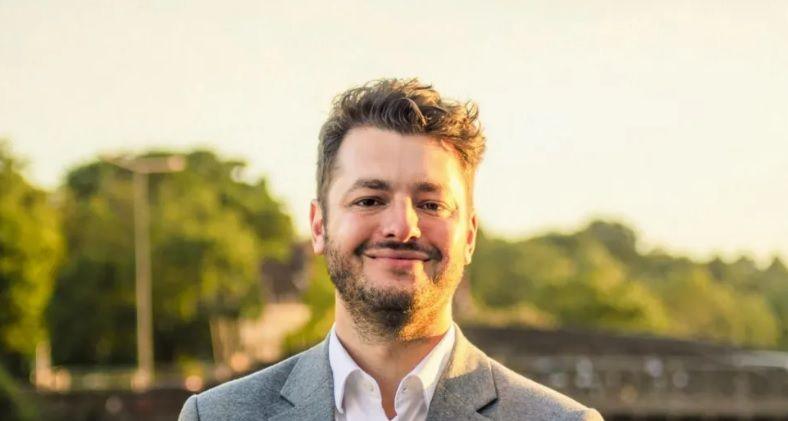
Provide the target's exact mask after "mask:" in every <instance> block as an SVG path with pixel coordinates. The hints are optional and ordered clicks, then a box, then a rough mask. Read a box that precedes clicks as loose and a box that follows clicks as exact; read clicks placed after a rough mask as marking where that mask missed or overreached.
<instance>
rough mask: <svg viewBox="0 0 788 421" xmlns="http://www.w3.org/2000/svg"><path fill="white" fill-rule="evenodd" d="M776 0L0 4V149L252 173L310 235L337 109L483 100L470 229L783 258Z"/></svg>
mask: <svg viewBox="0 0 788 421" xmlns="http://www.w3.org/2000/svg"><path fill="white" fill-rule="evenodd" d="M786 40H788V2H784V1H749V0H741V1H659V2H653V1H624V0H621V1H586V0H577V1H568V0H559V1H540V2H536V1H503V0H501V1H458V0H453V1H443V0H439V1H432V2H417V1H398V2H382V1H366V2H362V1H346V0H339V1H331V2H325V1H224V2H215V1H196V0H192V1H175V0H173V1H122V2H107V1H71V2H62V1H46V0H41V1H35V2H27V1H11V0H0V138H6V139H8V140H10V145H11V149H12V151H13V152H14V154H16V155H18V156H21V157H23V158H24V159H25V160H27V162H28V166H27V168H26V172H25V175H26V176H27V177H28V179H29V180H30V181H31V182H33V183H35V184H36V185H38V186H40V187H42V188H46V189H55V188H57V186H59V185H60V184H61V183H62V181H63V178H64V176H65V174H66V173H67V171H68V170H69V169H71V168H74V167H75V166H78V165H81V164H84V163H87V162H90V161H91V160H94V159H96V157H97V156H98V155H99V154H102V153H109V154H115V153H121V152H124V153H136V152H141V151H145V150H147V149H149V148H159V149H161V148H165V149H171V150H175V151H178V150H181V151H185V150H191V149H193V148H195V147H207V148H211V149H213V150H215V151H217V152H218V153H220V154H221V155H222V156H224V157H227V158H240V159H244V160H246V161H247V162H248V164H249V165H248V168H247V170H246V177H248V178H249V179H255V178H257V177H261V176H264V177H266V178H267V179H268V180H269V183H270V184H269V185H270V186H271V189H272V191H273V193H274V195H275V196H276V197H278V198H279V199H280V200H281V201H282V202H283V203H284V204H285V206H286V209H287V210H288V211H289V212H290V213H291V214H292V215H293V219H294V221H295V223H296V227H297V229H298V232H299V233H301V234H302V235H304V236H305V235H306V233H307V232H308V225H307V211H308V204H309V201H310V199H311V198H312V197H313V196H314V189H315V187H314V165H315V162H316V142H317V133H318V130H319V128H320V125H321V124H322V122H323V121H324V119H325V117H326V114H327V111H328V109H329V105H330V101H331V99H332V98H333V96H334V95H336V94H338V93H339V92H341V91H343V90H345V89H347V88H349V87H351V86H355V85H359V84H361V83H364V82H366V81H368V80H371V79H377V78H381V77H419V78H420V79H421V80H422V81H425V82H429V83H432V84H433V85H434V86H435V87H436V88H437V89H438V90H439V91H441V92H442V93H443V94H444V95H445V96H448V97H451V98H456V99H459V100H467V99H472V100H474V101H476V102H477V103H478V104H479V107H480V111H481V121H482V124H483V125H484V127H485V131H486V135H487V139H488V144H487V153H486V156H485V159H484V162H483V163H482V165H481V167H480V169H479V174H478V177H477V186H476V203H477V210H478V214H479V218H480V221H481V224H482V226H483V227H484V228H485V229H486V230H487V231H489V232H491V233H493V234H495V235H501V236H505V237H508V238H520V237H524V236H530V235H535V234H540V233H544V232H547V231H553V230H558V231H566V232H570V231H572V230H575V229H578V228H580V227H582V226H583V225H584V224H586V223H587V222H588V221H589V220H591V218H597V217H602V218H606V219H610V220H617V221H621V222H624V223H626V224H628V225H630V226H632V227H633V228H635V229H636V230H637V232H638V233H639V235H640V237H641V239H642V243H641V246H642V247H643V248H644V250H648V249H651V248H655V247H659V248H662V249H665V250H668V251H670V252H673V253H677V254H679V253H680V254H689V255H690V256H692V257H695V258H708V257H710V256H712V255H716V254H719V255H722V256H723V257H725V258H727V259H733V258H735V257H736V256H738V255H739V254H741V253H746V254H749V255H752V256H754V257H755V258H756V259H758V260H759V261H761V262H768V261H769V259H770V258H771V257H772V256H774V255H776V254H780V255H782V256H784V257H788V77H786V75H788V42H786Z"/></svg>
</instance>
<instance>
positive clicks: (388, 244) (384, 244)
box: [353, 241, 443, 261]
mask: <svg viewBox="0 0 788 421" xmlns="http://www.w3.org/2000/svg"><path fill="white" fill-rule="evenodd" d="M382 249H390V250H396V251H402V250H406V251H416V252H421V253H424V254H426V255H427V256H429V258H430V260H435V261H438V260H441V259H443V254H442V253H441V252H440V250H438V249H437V248H435V247H427V246H422V245H420V244H418V243H413V242H409V243H401V242H399V241H381V242H379V243H374V244H372V243H369V242H364V243H362V244H361V245H359V246H358V247H356V249H355V250H354V251H353V253H354V254H355V255H356V256H361V255H362V254H364V253H366V252H367V251H369V250H382Z"/></svg>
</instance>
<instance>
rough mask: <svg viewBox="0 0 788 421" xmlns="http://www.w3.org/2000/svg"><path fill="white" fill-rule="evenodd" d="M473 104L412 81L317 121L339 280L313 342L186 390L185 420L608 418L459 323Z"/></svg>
mask: <svg viewBox="0 0 788 421" xmlns="http://www.w3.org/2000/svg"><path fill="white" fill-rule="evenodd" d="M484 142H485V139H484V136H483V134H482V132H481V129H480V125H479V123H478V121H477V112H476V107H475V106H474V105H473V104H470V103H469V104H461V103H457V102H454V101H450V100H447V99H445V98H442V97H441V96H440V94H439V93H438V92H437V91H435V90H434V89H433V88H432V87H430V86H427V85H423V84H421V83H419V82H418V81H417V80H380V81H374V82H371V83H369V84H367V85H364V86H362V87H359V88H354V89H351V90H349V91H347V92H345V93H343V94H341V95H340V96H339V97H337V99H336V100H335V101H334V104H333V108H332V110H331V113H330V115H329V117H328V120H327V121H326V122H325V124H324V125H323V128H322V130H321V132H320V144H319V146H318V169H317V199H316V200H314V201H313V202H312V204H311V207H310V212H309V217H310V223H311V231H312V245H313V248H314V251H315V253H317V254H323V255H325V257H326V261H327V263H328V270H329V274H330V276H331V279H332V281H333V283H334V285H335V287H336V319H335V324H334V327H333V328H332V329H331V332H329V334H328V337H327V338H326V339H325V340H324V341H323V342H321V343H320V344H318V345H317V346H315V347H313V348H311V349H309V350H307V351H305V352H303V353H301V354H298V355H296V356H294V357H292V358H289V359H287V360H285V361H283V362H281V363H279V364H276V365H274V366H272V367H269V368H266V369H264V370H262V371H260V372H257V373H254V374H252V375H249V376H247V377H244V378H242V379H238V380H235V381H232V382H229V383H227V384H224V385H221V386H219V387H216V388H214V389H211V390H209V391H207V392H204V393H201V394H199V395H196V396H192V397H191V398H189V400H188V401H187V402H186V404H185V405H184V407H183V410H182V412H181V417H180V419H181V420H184V421H186V420H203V421H205V420H224V419H232V420H260V419H264V420H269V419H270V420H330V419H335V420H350V421H355V420H386V419H395V420H466V419H475V420H489V419H493V420H545V421H546V420H601V416H600V415H599V413H597V412H596V411H594V410H591V409H588V408H586V407H584V406H582V405H581V404H579V403H577V402H575V401H573V400H572V399H570V398H568V397H566V396H563V395H561V394H559V393H557V392H555V391H553V390H550V389H548V388H546V387H544V386H542V385H539V384H537V383H534V382H533V381H531V380H528V379H526V378H524V377H522V376H520V375H519V374H516V373H514V372H513V371H511V370H509V369H507V368H505V367H504V366H502V365H501V364H499V363H498V362H496V361H494V360H492V359H490V358H489V357H487V356H486V355H485V354H484V353H483V352H482V351H480V350H479V349H477V348H476V347H475V346H473V345H472V344H471V343H470V342H468V340H467V339H465V337H464V336H463V335H462V332H461V331H460V329H459V327H457V326H456V325H455V324H454V323H453V321H452V306H451V303H452V297H453V296H454V292H455V291H456V289H457V285H458V284H459V282H460V280H461V279H462V273H463V269H464V267H465V266H466V265H467V264H469V263H470V262H471V257H472V255H473V249H474V244H475V240H476V232H477V227H478V222H477V219H476V214H475V212H474V207H473V180H474V175H475V172H476V167H477V165H478V164H479V161H480V160H481V155H482V153H483V151H484Z"/></svg>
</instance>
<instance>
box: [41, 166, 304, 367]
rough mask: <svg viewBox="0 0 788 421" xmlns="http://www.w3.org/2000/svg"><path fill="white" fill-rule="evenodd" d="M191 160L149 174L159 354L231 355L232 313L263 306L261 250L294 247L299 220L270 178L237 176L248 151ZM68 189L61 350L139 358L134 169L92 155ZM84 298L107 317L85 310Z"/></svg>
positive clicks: (65, 359) (74, 359)
mask: <svg viewBox="0 0 788 421" xmlns="http://www.w3.org/2000/svg"><path fill="white" fill-rule="evenodd" d="M158 155H165V154H163V153H151V154H148V155H146V156H158ZM186 160H187V162H188V166H187V169H186V170H185V171H183V172H180V173H174V174H153V175H151V176H150V185H151V188H150V191H151V239H152V250H153V253H152V257H153V260H152V268H153V300H154V330H155V343H156V358H157V360H159V361H175V360H179V359H182V358H195V357H196V358H206V357H208V356H210V355H213V356H214V358H215V359H217V360H218V361H225V360H226V359H227V358H229V356H230V355H229V354H231V353H232V351H233V345H234V342H236V341H237V334H236V333H235V320H236V319H237V317H238V316H239V315H241V314H253V313H256V312H257V311H259V309H260V305H261V302H262V299H263V297H262V296H261V289H260V282H261V279H260V264H261V262H262V260H263V259H264V258H285V257H287V253H288V251H289V246H290V244H291V242H292V241H293V231H292V226H291V222H290V219H289V217H288V216H287V215H286V214H285V213H284V211H283V210H282V205H281V204H280V203H278V202H277V201H275V200H274V199H273V198H272V197H271V195H270V193H269V192H268V189H267V186H266V184H265V182H264V180H260V181H258V182H256V183H253V184H249V183H247V182H244V181H243V180H241V178H240V171H241V169H242V168H243V163H242V162H238V161H225V160H221V159H220V158H219V157H217V156H216V155H214V154H213V153H211V152H208V151H196V152H192V153H190V154H188V155H187V156H186ZM64 190H65V193H66V204H65V205H64V214H65V228H66V232H67V238H68V244H69V264H68V265H67V266H66V268H65V269H64V271H63V272H62V276H61V277H60V279H59V280H58V290H57V293H56V295H55V299H54V300H53V302H52V305H51V306H50V318H49V320H50V323H51V324H52V325H53V326H57V327H58V329H53V330H56V331H60V332H62V334H60V335H53V344H52V350H53V356H54V359H55V362H57V363H71V364H75V363H132V362H133V361H134V349H135V346H134V344H135V310H134V289H133V288H134V269H133V256H134V251H133V217H132V206H133V204H132V192H131V175H130V174H128V173H126V172H125V171H124V170H121V169H118V168H115V167H113V166H111V165H109V164H106V163H102V162H95V163H92V164H88V165H85V166H83V167H80V168H77V169H75V170H73V171H71V173H70V174H69V176H68V179H67V183H66V186H65V189H64ZM84 308H91V309H92V311H93V312H95V313H96V314H100V315H101V317H97V318H92V319H97V320H88V321H84V320H82V319H83V318H84V316H83V315H82V314H81V313H82V312H81V311H80V309H84ZM54 336H56V337H54Z"/></svg>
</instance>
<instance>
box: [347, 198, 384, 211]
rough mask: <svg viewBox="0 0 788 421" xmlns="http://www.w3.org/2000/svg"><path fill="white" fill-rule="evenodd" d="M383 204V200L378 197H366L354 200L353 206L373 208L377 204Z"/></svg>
mask: <svg viewBox="0 0 788 421" xmlns="http://www.w3.org/2000/svg"><path fill="white" fill-rule="evenodd" d="M382 204H383V201H382V200H380V199H378V198H377V197H364V198H361V199H358V200H356V201H355V202H353V206H359V207H362V208H371V207H375V206H380V205H382Z"/></svg>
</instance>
